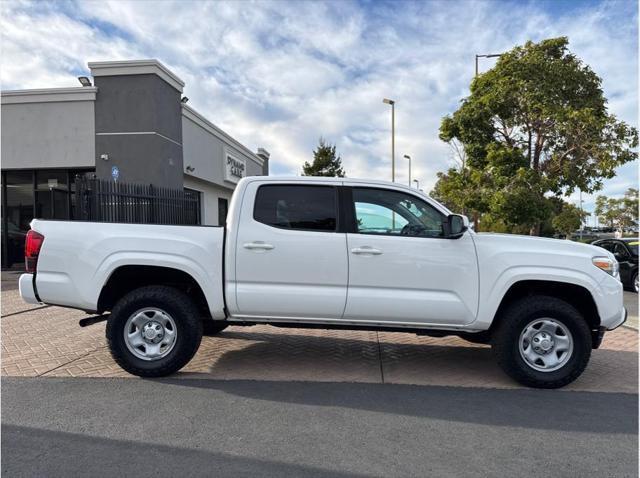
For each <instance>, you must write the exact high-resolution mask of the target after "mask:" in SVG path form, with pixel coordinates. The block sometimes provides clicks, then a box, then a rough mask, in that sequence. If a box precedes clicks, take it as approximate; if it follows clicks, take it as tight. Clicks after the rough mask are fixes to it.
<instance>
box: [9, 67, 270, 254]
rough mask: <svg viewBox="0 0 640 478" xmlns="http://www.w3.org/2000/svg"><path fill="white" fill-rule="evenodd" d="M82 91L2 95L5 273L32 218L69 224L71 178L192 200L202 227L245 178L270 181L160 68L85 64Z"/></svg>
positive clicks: (255, 156)
mask: <svg viewBox="0 0 640 478" xmlns="http://www.w3.org/2000/svg"><path fill="white" fill-rule="evenodd" d="M88 66H89V70H90V71H91V76H92V77H93V84H91V83H92V82H91V80H88V79H87V80H88V81H87V80H83V81H84V83H83V84H85V85H87V86H79V87H72V88H51V89H35V90H19V91H3V92H2V93H1V104H2V106H1V108H2V111H1V117H2V128H1V160H2V163H1V164H2V230H3V232H2V257H3V265H5V266H6V265H10V263H12V262H17V261H19V260H22V254H23V253H22V247H23V242H24V235H25V234H26V231H27V230H28V225H29V222H30V221H31V220H32V219H33V218H49V219H75V218H77V214H76V210H75V209H76V204H75V196H74V192H75V178H76V175H78V174H84V173H91V174H95V176H96V177H97V178H98V179H104V180H109V181H118V182H121V183H134V184H146V185H148V184H153V185H154V186H158V187H165V188H172V189H182V188H185V189H188V190H190V191H192V192H195V194H197V196H198V197H199V201H200V218H201V223H202V224H205V225H220V224H223V223H224V219H225V217H226V211H227V209H228V203H229V199H230V197H231V194H232V193H233V190H234V188H235V185H236V183H237V182H238V181H239V179H240V178H242V177H244V176H254V175H268V174H269V153H268V152H267V151H266V150H264V149H263V148H260V149H258V151H257V152H253V151H251V150H249V149H248V148H247V147H245V146H243V145H242V144H240V143H239V142H238V141H236V140H235V139H234V138H233V137H231V136H230V135H229V134H227V133H225V132H224V131H222V130H221V129H220V128H218V127H217V126H216V125H215V124H213V123H212V122H211V121H209V120H208V119H206V118H205V117H204V116H202V115H201V114H200V113H198V112H197V111H196V110H195V109H193V108H191V107H190V106H188V105H187V103H186V101H187V100H186V99H185V98H184V97H183V96H182V92H183V88H184V83H183V82H182V80H180V78H178V77H177V76H176V75H175V74H174V73H173V72H171V71H170V70H169V69H168V68H167V67H165V66H164V65H163V64H162V63H160V62H159V61H157V60H135V61H113V62H94V63H89V65H88Z"/></svg>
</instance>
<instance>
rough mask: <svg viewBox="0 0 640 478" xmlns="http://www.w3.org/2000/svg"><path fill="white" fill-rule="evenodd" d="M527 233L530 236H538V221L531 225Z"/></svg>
mask: <svg viewBox="0 0 640 478" xmlns="http://www.w3.org/2000/svg"><path fill="white" fill-rule="evenodd" d="M529 235H530V236H539V235H540V223H539V222H538V223H536V224H534V225H533V226H531V229H529Z"/></svg>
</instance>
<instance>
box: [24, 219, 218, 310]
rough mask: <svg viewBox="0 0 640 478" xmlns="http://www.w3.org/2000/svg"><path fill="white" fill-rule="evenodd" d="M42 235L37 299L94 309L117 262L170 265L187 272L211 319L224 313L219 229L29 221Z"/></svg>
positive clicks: (36, 280) (37, 274) (36, 282)
mask: <svg viewBox="0 0 640 478" xmlns="http://www.w3.org/2000/svg"><path fill="white" fill-rule="evenodd" d="M31 228H32V229H33V230H35V231H36V232H39V233H40V234H42V235H44V242H43V245H42V251H41V252H42V253H41V254H40V258H39V260H38V268H37V273H36V275H35V279H34V281H35V284H34V285H35V287H34V289H35V294H36V297H37V299H38V300H39V301H40V302H44V303H49V304H63V305H65V306H67V307H75V308H78V309H82V310H86V311H91V312H94V311H97V310H98V298H99V296H100V291H101V289H102V286H103V284H105V283H106V282H107V280H108V279H109V277H110V276H111V274H113V272H114V271H116V270H117V269H118V267H121V266H125V265H126V266H130V265H132V264H135V265H148V266H155V267H170V268H174V269H179V270H182V271H184V272H186V273H187V274H190V275H191V276H192V277H193V278H194V279H195V280H196V281H197V282H198V284H199V285H200V287H201V289H202V290H203V291H204V293H205V295H206V297H207V302H208V304H209V308H210V312H211V315H212V316H213V317H214V318H223V317H224V300H223V295H222V294H223V289H222V270H223V248H224V245H223V243H224V228H223V227H204V226H165V225H150V224H119V223H116V224H114V223H98V222H79V221H46V220H34V221H33V222H32V223H31Z"/></svg>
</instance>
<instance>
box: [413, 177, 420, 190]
mask: <svg viewBox="0 0 640 478" xmlns="http://www.w3.org/2000/svg"><path fill="white" fill-rule="evenodd" d="M413 182H414V183H416V189H420V181H418V180H417V179H414V180H413Z"/></svg>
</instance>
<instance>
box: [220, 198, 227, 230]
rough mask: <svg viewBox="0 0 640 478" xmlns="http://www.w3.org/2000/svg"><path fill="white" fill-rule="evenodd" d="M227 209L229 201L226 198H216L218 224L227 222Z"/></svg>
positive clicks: (222, 224)
mask: <svg viewBox="0 0 640 478" xmlns="http://www.w3.org/2000/svg"><path fill="white" fill-rule="evenodd" d="M228 211H229V202H228V201H227V199H226V198H218V226H224V225H225V224H226V223H227V212H228Z"/></svg>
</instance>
